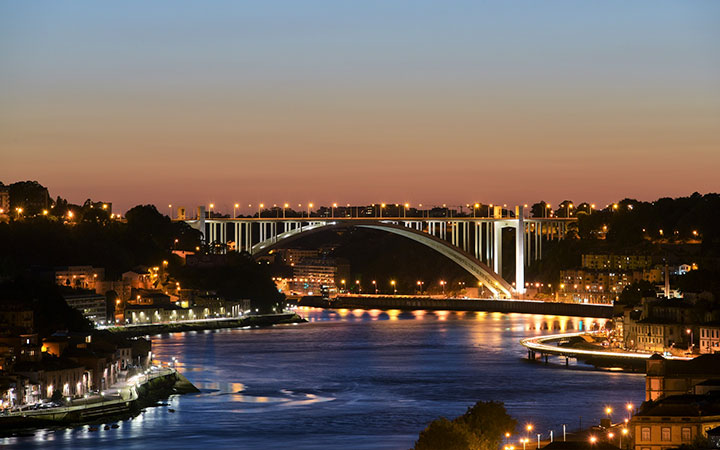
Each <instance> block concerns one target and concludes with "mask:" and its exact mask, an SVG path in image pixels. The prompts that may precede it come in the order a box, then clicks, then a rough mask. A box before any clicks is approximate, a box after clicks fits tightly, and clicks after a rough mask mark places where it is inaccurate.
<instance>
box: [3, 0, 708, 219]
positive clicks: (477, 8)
mask: <svg viewBox="0 0 720 450" xmlns="http://www.w3.org/2000/svg"><path fill="white" fill-rule="evenodd" d="M131 6H133V7H132V8H128V4H124V5H123V6H119V5H113V6H109V5H98V4H95V3H92V2H73V3H69V2H56V3H47V4H43V5H30V4H25V3H17V4H9V3H5V4H4V5H3V6H2V7H0V9H2V14H0V25H2V26H1V27H0V30H2V31H0V53H2V54H3V57H4V59H5V61H6V62H7V64H3V67H2V68H0V80H2V83H1V84H0V104H2V105H3V106H2V107H0V147H2V148H3V149H4V151H3V160H4V161H3V165H2V166H3V167H2V168H1V169H0V180H1V181H3V182H5V183H6V184H7V183H11V182H14V181H18V180H27V179H36V180H38V181H40V182H41V183H43V184H45V185H47V186H50V187H51V189H52V193H53V194H55V195H62V196H64V197H67V198H68V199H69V200H70V201H72V202H82V201H84V200H85V198H87V195H88V189H87V186H92V187H93V188H92V190H91V192H92V195H93V197H94V198H98V199H103V200H105V201H112V202H113V203H114V204H115V205H116V207H117V209H118V210H122V211H124V210H127V209H128V208H130V207H132V206H133V205H134V204H137V203H139V202H141V203H154V204H156V205H158V207H159V208H163V205H167V204H184V205H186V206H188V207H191V206H193V205H197V204H207V203H210V202H214V203H216V204H218V205H223V204H224V205H229V206H230V207H231V206H232V205H233V204H234V203H236V202H238V203H240V204H250V203H252V204H256V203H258V202H261V201H262V202H265V203H281V202H288V203H290V204H297V203H303V204H305V203H307V202H309V201H312V202H314V203H315V204H331V203H333V202H338V203H340V204H347V203H351V204H361V203H372V202H383V201H385V202H388V203H390V202H392V203H395V202H406V201H407V202H410V203H413V204H418V203H424V204H442V203H448V202H454V201H455V202H458V203H462V204H465V203H468V202H474V201H481V202H485V203H499V204H504V203H507V204H509V205H510V204H523V203H530V202H533V201H539V200H546V201H548V202H550V203H554V204H556V203H558V202H559V201H562V200H565V199H573V200H575V201H589V202H596V203H597V204H603V205H604V204H607V203H611V202H613V201H618V200H620V199H622V198H624V197H626V196H629V197H634V198H637V199H639V200H651V199H655V198H658V197H663V196H670V197H676V196H686V195H690V194H691V193H692V192H693V191H698V192H701V193H705V192H714V191H718V190H720V185H719V184H718V182H717V177H716V176H715V170H716V169H717V167H720V153H719V152H717V149H718V148H719V147H720V134H718V133H717V131H718V124H720V90H719V89H718V83H717V80H718V79H720V57H719V56H718V54H719V53H718V52H717V51H716V47H717V45H716V43H717V42H718V41H720V32H719V31H718V30H720V26H718V24H719V23H720V6H719V5H718V4H717V3H712V2H684V3H681V4H678V3H673V2H652V3H650V2H638V3H634V4H631V5H628V4H627V3H624V2H602V3H585V4H583V5H577V4H574V3H572V2H566V1H556V2H546V3H543V4H542V5H538V4H534V3H530V2H528V3H522V4H519V5H508V4H506V3H500V2H489V3H483V4H475V3H474V2H457V3H454V4H452V5H450V6H447V5H441V4H434V3H432V2H420V3H417V2H397V3H392V4H385V3H382V2H379V3H372V2H371V3H368V2H363V3H358V4H342V5H340V4H335V3H333V2H322V1H313V2H305V3H303V4H302V6H300V5H299V4H295V3H292V2H274V3H265V4H262V5H259V4H249V3H234V2H219V3H215V4H214V7H213V8H207V7H206V5H204V4H201V3H198V2H181V3H176V2H173V3H172V4H170V3H167V2H160V3H154V4H153V5H146V4H143V3H137V4H134V5H131ZM171 6H172V7H171ZM288 186H291V188H288ZM290 193H291V194H292V195H291V194H290ZM529 193H532V195H530V194H529ZM140 199H142V200H140Z"/></svg>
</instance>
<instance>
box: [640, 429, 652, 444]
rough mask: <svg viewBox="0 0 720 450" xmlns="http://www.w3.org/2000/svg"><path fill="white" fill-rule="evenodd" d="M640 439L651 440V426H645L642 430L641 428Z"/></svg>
mask: <svg viewBox="0 0 720 450" xmlns="http://www.w3.org/2000/svg"><path fill="white" fill-rule="evenodd" d="M640 440H641V441H649V440H650V428H649V427H643V428H642V430H640Z"/></svg>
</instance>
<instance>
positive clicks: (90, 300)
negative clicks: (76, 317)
mask: <svg viewBox="0 0 720 450" xmlns="http://www.w3.org/2000/svg"><path fill="white" fill-rule="evenodd" d="M63 298H64V299H65V301H66V302H67V304H68V306H70V307H71V308H75V309H77V310H78V311H80V312H81V313H82V315H83V316H85V317H86V318H87V319H88V320H90V321H91V322H93V323H94V324H95V325H96V326H98V325H105V324H106V323H107V302H106V298H105V296H104V295H100V294H96V293H95V292H85V293H74V294H63Z"/></svg>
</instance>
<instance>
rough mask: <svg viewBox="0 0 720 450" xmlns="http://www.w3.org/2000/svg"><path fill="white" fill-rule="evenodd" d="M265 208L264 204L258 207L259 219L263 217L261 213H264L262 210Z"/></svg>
mask: <svg viewBox="0 0 720 450" xmlns="http://www.w3.org/2000/svg"><path fill="white" fill-rule="evenodd" d="M264 207H265V204H263V203H260V204H259V205H258V219H259V218H260V217H261V215H262V212H261V211H262V209H263V208H264Z"/></svg>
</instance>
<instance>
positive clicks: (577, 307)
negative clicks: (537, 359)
mask: <svg viewBox="0 0 720 450" xmlns="http://www.w3.org/2000/svg"><path fill="white" fill-rule="evenodd" d="M298 305H299V306H314V307H320V308H350V309H353V308H359V309H400V310H406V311H408V310H409V311H412V310H420V309H423V310H439V311H487V312H500V313H522V314H543V315H554V316H574V317H596V318H603V319H609V318H611V317H612V316H613V307H612V306H610V305H594V304H587V303H558V302H542V301H534V300H485V299H439V298H422V297H405V298H398V297H373V296H362V297H360V296H357V297H355V296H352V297H349V296H347V297H342V296H341V297H337V298H336V299H334V300H332V301H328V300H326V299H323V298H321V297H319V296H305V297H303V298H301V299H300V301H299V302H298Z"/></svg>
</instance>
